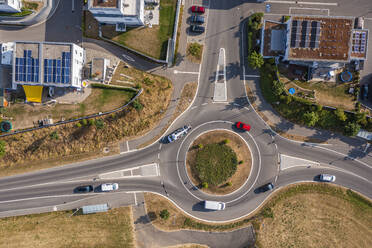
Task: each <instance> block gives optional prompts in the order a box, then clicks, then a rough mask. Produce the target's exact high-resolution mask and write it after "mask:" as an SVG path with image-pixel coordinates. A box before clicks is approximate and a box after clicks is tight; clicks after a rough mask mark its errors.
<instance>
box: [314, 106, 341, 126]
mask: <svg viewBox="0 0 372 248" xmlns="http://www.w3.org/2000/svg"><path fill="white" fill-rule="evenodd" d="M336 123H337V117H336V116H335V115H334V114H333V113H332V112H331V111H328V110H322V111H320V112H319V121H318V124H319V126H321V127H323V128H331V127H334V126H335V124H336Z"/></svg>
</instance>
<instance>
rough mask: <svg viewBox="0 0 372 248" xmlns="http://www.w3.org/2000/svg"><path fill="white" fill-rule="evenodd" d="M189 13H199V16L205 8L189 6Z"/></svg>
mask: <svg viewBox="0 0 372 248" xmlns="http://www.w3.org/2000/svg"><path fill="white" fill-rule="evenodd" d="M191 12H192V13H200V14H204V12H205V8H204V7H202V6H195V5H194V6H191Z"/></svg>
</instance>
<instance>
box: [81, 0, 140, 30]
mask: <svg viewBox="0 0 372 248" xmlns="http://www.w3.org/2000/svg"><path fill="white" fill-rule="evenodd" d="M88 10H89V11H90V12H91V13H92V14H93V16H94V18H95V19H96V20H97V21H98V22H99V23H101V24H111V25H116V30H117V31H125V30H126V27H138V26H143V25H144V11H145V2H144V0H88Z"/></svg>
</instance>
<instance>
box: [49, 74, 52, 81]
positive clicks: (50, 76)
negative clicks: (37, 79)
mask: <svg viewBox="0 0 372 248" xmlns="http://www.w3.org/2000/svg"><path fill="white" fill-rule="evenodd" d="M48 82H50V83H51V82H52V75H51V74H49V75H48Z"/></svg>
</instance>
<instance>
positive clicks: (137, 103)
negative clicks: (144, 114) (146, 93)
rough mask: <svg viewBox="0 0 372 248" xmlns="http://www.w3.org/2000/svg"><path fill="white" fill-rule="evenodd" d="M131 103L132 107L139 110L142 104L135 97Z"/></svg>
mask: <svg viewBox="0 0 372 248" xmlns="http://www.w3.org/2000/svg"><path fill="white" fill-rule="evenodd" d="M132 105H133V108H134V109H135V110H137V111H141V110H142V109H143V105H142V104H141V103H140V101H138V100H137V99H136V100H134V101H133V103H132Z"/></svg>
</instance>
